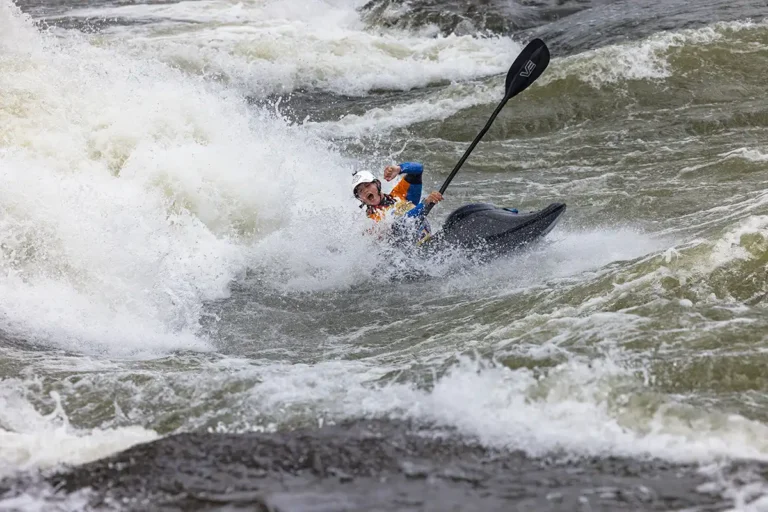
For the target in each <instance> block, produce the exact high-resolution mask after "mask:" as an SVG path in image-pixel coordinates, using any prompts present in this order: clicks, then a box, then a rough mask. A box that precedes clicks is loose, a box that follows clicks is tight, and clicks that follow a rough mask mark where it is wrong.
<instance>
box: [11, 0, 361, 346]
mask: <svg viewBox="0 0 768 512" xmlns="http://www.w3.org/2000/svg"><path fill="white" fill-rule="evenodd" d="M0 1H2V2H3V3H4V4H5V3H7V0H0ZM6 12H7V8H6V9H5V10H4V11H3V13H6ZM18 16H19V15H18V13H16V14H12V16H11V18H9V19H6V18H4V19H2V20H1V21H0V24H8V23H16V24H17V25H19V27H20V28H19V29H18V30H22V31H23V30H27V31H28V32H29V33H30V34H32V36H34V37H32V36H30V37H32V40H33V41H34V42H35V43H36V44H37V45H38V47H39V48H40V49H41V50H40V51H38V52H37V53H35V54H33V55H32V56H31V57H30V55H28V54H26V53H24V52H22V53H21V54H19V55H17V54H14V53H11V54H10V55H8V56H4V58H2V59H0V175H1V176H2V185H0V197H1V198H2V200H1V201H0V203H1V205H0V208H1V209H2V210H1V211H2V214H3V215H2V217H0V222H2V227H3V230H2V234H0V238H1V239H2V251H0V270H1V271H2V279H0V288H2V295H3V300H2V301H0V316H2V322H3V324H4V328H5V329H9V330H11V331H12V332H13V333H14V334H18V335H20V336H23V337H29V336H35V337H41V338H44V339H45V340H46V341H55V342H58V343H60V344H62V345H63V346H64V347H65V348H71V349H76V350H95V351H107V352H114V353H120V354H126V353H128V354H136V353H142V352H153V351H165V350H170V349H177V348H192V349H204V348H205V347H206V345H205V343H204V342H203V341H201V340H199V339H198V338H197V336H196V333H197V329H198V323H197V322H198V319H199V315H200V313H201V309H202V307H203V303H204V302H205V301H208V300H214V299H217V298H221V297H224V296H225V295H226V294H227V286H228V284H229V282H230V281H231V280H232V279H234V278H235V277H237V276H238V275H239V274H241V273H242V272H243V271H244V269H245V267H246V266H247V264H248V261H249V260H250V259H251V258H252V257H253V256H252V250H253V248H252V244H253V243H254V242H255V241H258V240H260V239H262V238H263V237H265V236H266V235H267V234H269V233H270V232H274V231H275V230H278V229H288V230H290V226H292V225H297V222H298V221H296V217H298V216H300V215H301V212H305V211H307V210H311V209H312V208H314V207H317V206H318V205H323V204H324V203H326V202H327V201H326V199H325V198H328V197H347V198H349V199H348V201H349V205H343V206H340V208H341V209H344V208H346V207H347V206H351V205H352V204H354V201H353V199H352V198H351V195H350V194H349V190H348V183H349V181H348V180H349V176H350V173H351V172H350V169H349V168H348V163H347V162H346V161H344V160H343V159H342V158H341V157H339V156H338V155H337V154H336V153H335V152H333V151H331V150H330V149H329V148H327V147H326V146H325V145H324V143H322V142H320V141H319V140H318V139H316V138H313V137H310V136H308V135H306V134H305V133H304V132H303V131H301V129H300V128H298V127H291V126H289V125H288V124H287V123H286V122H285V121H283V120H282V119H280V118H277V117H275V116H274V115H272V114H270V113H269V112H267V111H260V110H251V109H249V108H248V107H247V106H246V105H245V103H244V102H243V101H242V100H241V99H239V98H238V97H235V96H234V95H232V94H230V93H228V92H227V91H226V90H222V89H219V88H217V87H216V86H210V85H207V84H205V83H203V82H202V81H198V80H195V79H190V78H189V77H188V76H185V75H183V74H181V73H179V72H177V71H174V70H172V69H169V68H168V67H167V66H164V65H162V64H159V63H157V62H152V61H146V60H142V59H137V58H129V57H127V56H126V55H124V54H123V53H121V52H120V49H119V48H108V49H100V48H95V47H93V46H91V45H89V44H87V42H85V41H84V40H83V39H81V38H80V37H79V36H73V37H72V38H71V39H66V40H53V39H51V38H49V37H46V36H43V35H39V34H36V33H35V32H34V28H33V27H32V26H31V25H29V26H27V25H25V24H28V20H26V21H25V20H24V19H22V18H19V17H18ZM15 33H16V32H12V33H11V34H15ZM0 41H3V44H6V43H7V42H8V35H7V33H5V32H0ZM22 42H23V40H22ZM301 222H302V223H306V222H309V223H310V225H312V222H320V223H322V222H323V221H322V220H321V219H317V218H315V217H312V216H307V215H304V216H302V217H301ZM311 241H312V242H314V243H321V242H322V241H317V240H314V239H313V240H311ZM310 245H311V244H310ZM256 257H258V255H257V256H256Z"/></svg>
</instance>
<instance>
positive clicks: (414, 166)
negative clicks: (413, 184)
mask: <svg viewBox="0 0 768 512" xmlns="http://www.w3.org/2000/svg"><path fill="white" fill-rule="evenodd" d="M422 172H424V166H423V165H421V164H420V163H419V162H403V163H401V164H400V174H421V173H422Z"/></svg>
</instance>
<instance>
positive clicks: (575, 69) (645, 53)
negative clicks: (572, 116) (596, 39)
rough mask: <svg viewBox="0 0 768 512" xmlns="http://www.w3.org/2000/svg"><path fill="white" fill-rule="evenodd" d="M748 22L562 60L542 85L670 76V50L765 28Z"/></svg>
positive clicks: (664, 35)
mask: <svg viewBox="0 0 768 512" xmlns="http://www.w3.org/2000/svg"><path fill="white" fill-rule="evenodd" d="M765 26H766V23H765V22H762V23H754V22H751V21H737V22H720V23H715V24H712V25H709V26H706V27H702V28H697V29H686V30H680V31H674V32H659V33H656V34H653V35H651V36H650V37H648V38H646V39H643V40H640V41H636V42H632V43H626V44H618V45H610V46H606V47H603V48H599V49H597V50H593V51H589V52H585V53H581V54H578V55H574V56H572V57H566V58H564V59H562V60H561V61H560V63H559V65H558V66H552V67H551V69H550V70H549V71H548V72H547V74H545V75H544V76H543V77H542V78H543V80H542V83H547V82H550V81H554V80H561V79H564V78H566V77H568V76H575V77H577V78H578V79H579V80H582V81H584V82H586V83H588V84H590V85H591V86H593V87H595V88H600V87H602V86H603V85H606V84H613V83H616V82H620V81H624V80H654V79H664V78H668V77H670V76H672V74H673V72H674V70H672V69H670V65H669V61H668V60H667V59H668V57H669V50H670V49H672V48H679V47H683V46H704V45H709V44H712V43H715V42H718V41H720V40H722V39H724V38H725V37H727V35H728V33H729V32H736V31H740V30H750V29H754V28H761V27H765Z"/></svg>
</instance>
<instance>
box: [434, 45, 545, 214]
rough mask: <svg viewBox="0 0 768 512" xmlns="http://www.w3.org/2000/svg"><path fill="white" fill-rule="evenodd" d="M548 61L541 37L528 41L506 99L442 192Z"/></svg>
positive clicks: (509, 77)
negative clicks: (506, 107)
mask: <svg viewBox="0 0 768 512" xmlns="http://www.w3.org/2000/svg"><path fill="white" fill-rule="evenodd" d="M542 52H543V53H542ZM548 63H549V50H548V49H547V45H545V44H544V42H543V41H542V40H541V39H534V40H533V41H531V42H530V43H528V45H527V46H526V47H525V48H524V49H523V51H522V52H521V53H520V55H519V56H518V57H517V59H515V62H514V63H513V64H512V67H510V68H509V73H507V79H506V81H505V88H506V90H505V92H504V99H502V100H501V102H500V103H499V105H498V106H497V107H496V110H494V111H493V114H491V117H490V118H489V119H488V122H487V123H485V126H484V127H483V129H482V130H480V133H478V134H477V136H476V137H475V140H473V141H472V144H470V145H469V147H468V148H467V150H466V151H465V152H464V155H462V157H461V159H460V160H459V161H458V163H457V164H456V167H454V168H453V170H452V171H451V174H449V175H448V178H447V179H446V180H445V182H444V183H443V186H442V187H440V193H441V194H443V193H444V192H445V189H447V188H448V185H449V184H450V183H451V180H453V177H454V176H456V173H457V172H459V169H461V166H462V165H464V162H466V161H467V158H469V155H470V153H472V150H473V149H475V146H477V144H478V142H480V139H482V138H483V136H484V135H485V134H486V132H487V131H488V130H489V129H490V128H491V125H492V124H493V122H494V121H495V120H496V116H498V115H499V112H501V109H502V108H504V105H505V104H506V103H507V101H509V99H510V98H512V97H513V96H515V95H517V94H519V93H521V92H522V91H524V90H525V89H526V88H527V87H528V86H529V85H531V84H532V83H533V82H534V81H535V80H536V78H538V77H539V75H541V73H543V72H544V69H546V67H547V64H548ZM434 206H435V203H430V204H428V205H427V206H426V207H425V208H424V214H423V216H424V217H426V216H427V215H429V212H430V211H432V208H433V207H434Z"/></svg>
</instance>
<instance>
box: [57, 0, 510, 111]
mask: <svg viewBox="0 0 768 512" xmlns="http://www.w3.org/2000/svg"><path fill="white" fill-rule="evenodd" d="M326 3H327V2H320V1H317V2H310V4H309V7H306V6H305V2H303V1H298V0H291V1H282V2H259V3H251V4H243V3H238V4H232V3H231V2H228V1H215V2H203V3H197V2H194V3H191V2H182V3H180V4H171V5H128V6H120V7H109V8H104V9H86V10H76V11H73V12H69V13H67V16H68V17H69V16H81V17H108V18H109V17H120V18H127V19H139V20H142V19H143V20H146V19H151V20H157V21H158V23H153V24H149V25H145V26H144V27H141V28H137V27H135V26H131V28H130V31H128V32H126V31H125V30H124V29H122V28H118V27H116V28H112V29H111V30H110V31H109V32H108V33H107V34H103V35H101V36H99V37H100V38H103V37H109V38H110V40H113V41H114V40H118V41H122V42H123V43H124V44H126V45H130V46H132V47H134V48H135V49H136V50H137V51H139V52H140V53H142V54H144V55H152V56H156V57H158V58H160V59H162V60H163V61H165V62H169V63H172V64H174V65H176V66H179V67H181V68H182V69H186V70H188V71H190V72H193V73H199V74H205V75H213V76H221V75H223V76H224V77H225V79H226V80H227V81H228V82H229V83H232V84H237V85H239V86H240V87H241V88H242V90H244V91H246V92H247V93H249V94H253V95H257V96H264V95H269V94H286V93H289V92H291V91H294V90H297V89H321V90H326V91H331V92H334V93H339V94H350V95H361V94H365V93H367V92H369V91H371V90H374V89H389V90H408V89H412V88H416V87H423V86H426V85H428V84H430V83H435V82H442V81H449V82H450V81H458V80H467V79H472V78H477V77H482V76H488V75H494V74H499V73H503V72H504V71H506V69H507V68H508V66H509V63H510V60H511V59H512V58H514V56H515V55H517V53H518V52H519V51H520V45H518V44H517V43H515V42H513V41H512V40H511V39H509V38H505V37H497V38H478V37H474V36H457V35H449V36H435V34H433V33H425V34H414V33H410V32H404V31H394V30H393V31H382V30H366V29H365V27H364V25H363V23H362V21H361V20H360V19H359V15H358V13H357V12H356V11H355V10H354V8H355V7H356V4H357V3H353V4H349V3H347V4H345V3H344V2H336V3H333V4H332V5H328V6H327V7H326V8H323V7H322V6H323V5H324V4H326ZM161 20H173V22H174V23H176V22H178V21H179V20H183V21H189V22H195V23H194V24H190V25H185V26H183V27H178V26H174V27H173V28H171V29H169V27H168V26H167V24H168V22H167V21H161ZM138 31H141V32H143V34H144V35H143V36H142V37H137V35H136V33H137V32H138Z"/></svg>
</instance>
